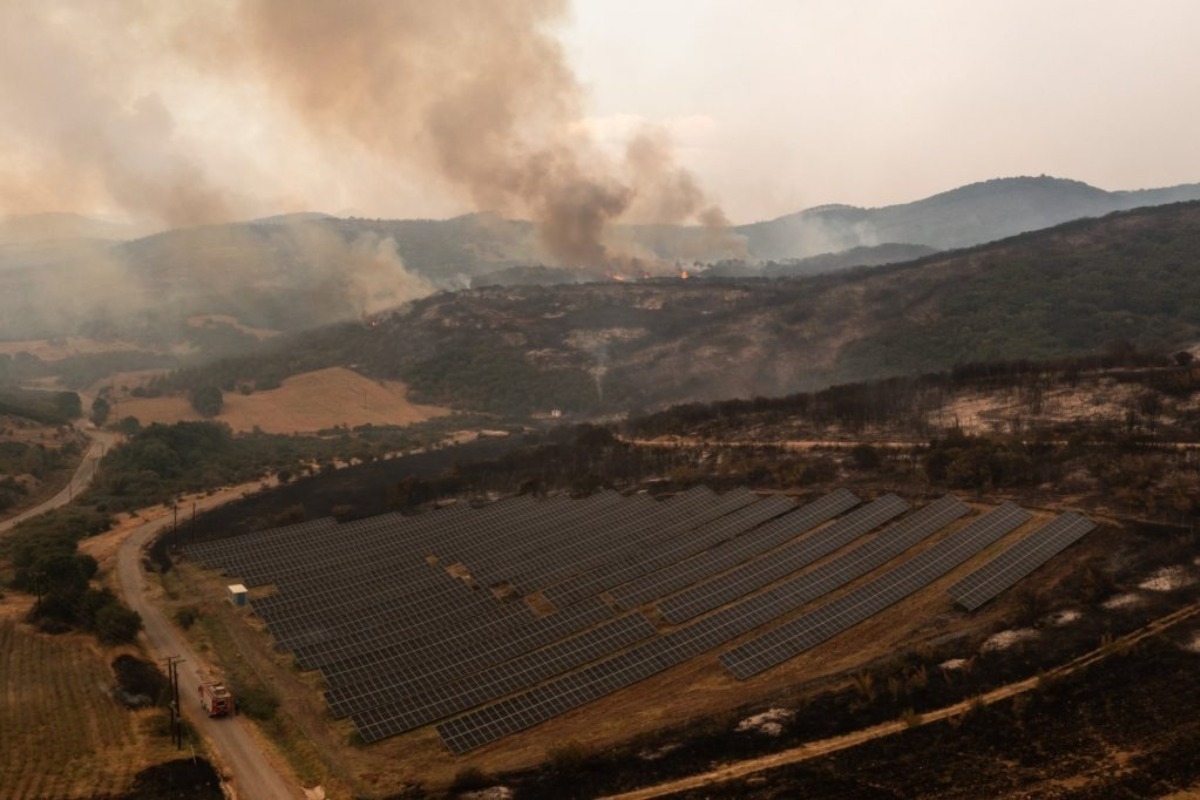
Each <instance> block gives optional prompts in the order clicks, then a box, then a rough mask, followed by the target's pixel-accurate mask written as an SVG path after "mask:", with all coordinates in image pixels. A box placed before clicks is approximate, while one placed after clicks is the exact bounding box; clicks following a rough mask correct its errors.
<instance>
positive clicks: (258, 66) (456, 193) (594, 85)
mask: <svg viewBox="0 0 1200 800" xmlns="http://www.w3.org/2000/svg"><path fill="white" fill-rule="evenodd" d="M342 23H345V25H344V28H338V26H340V25H342ZM1198 40H1200V1H1198V0H1138V2H1117V1H1116V0H1003V2H992V1H991V0H909V1H908V2H901V1H900V0H791V1H790V2H788V1H785V0H573V2H568V0H445V1H444V2H437V3H434V2H431V1H430V0H413V2H410V3H398V2H394V0H354V2H347V3H335V2H334V0H205V2H198V3H192V2H188V1H187V0H156V1H155V2H153V3H145V2H139V0H112V2H95V1H94V0H44V1H43V0H38V1H37V2H35V1H34V0H27V1H26V0H0V214H4V213H31V212H37V211H50V210H74V211H82V212H85V213H93V214H108V215H113V216H121V215H123V214H124V215H146V214H150V215H157V216H158V217H159V218H160V219H161V220H163V221H166V222H169V223H170V224H180V223H183V222H188V221H211V220H213V219H221V218H227V217H247V216H258V215H266V214H271V213H278V212H285V211H299V210H323V211H329V212H333V213H346V212H353V213H358V214H363V215H370V216H406V217H413V216H421V217H442V216H449V215H451V214H454V213H460V212H464V211H468V210H473V209H475V208H478V207H480V206H482V205H492V206H495V207H497V208H499V209H500V210H501V211H502V212H503V213H507V214H510V215H514V216H516V215H530V216H538V215H540V217H539V218H544V217H547V216H552V215H553V211H554V209H557V208H558V207H559V206H560V205H561V204H564V203H565V204H572V203H573V204H575V207H576V208H575V209H574V211H578V212H579V213H578V214H574V213H573V214H572V215H571V216H570V218H569V219H566V220H558V221H557V222H562V223H563V224H564V226H565V227H564V230H567V229H574V228H576V227H578V226H579V225H581V224H582V225H585V226H586V225H588V224H594V225H600V226H603V225H604V224H606V222H607V221H608V220H609V219H630V218H637V217H640V218H643V219H645V218H651V217H652V218H654V219H659V220H661V221H712V220H715V219H719V218H720V213H719V210H718V209H717V206H719V207H720V209H723V211H724V214H725V216H726V217H727V218H729V219H731V220H732V221H734V222H745V221H752V220H756V219H763V218H769V217H774V216H779V215H782V214H786V213H790V212H792V211H796V210H799V209H801V208H804V207H807V206H812V205H818V204H822V203H830V202H844V203H852V204H855V205H866V206H872V205H883V204H888V203H894V202H904V201H908V200H913V199H917V198H920V197H923V196H927V195H929V194H932V193H935V192H938V191H943V190H946V189H950V188H953V187H955V186H958V185H961V184H964V183H969V182H972V181H977V180H983V179H987V178H992V177H1000V176H1011V175H1022V174H1025V175H1029V174H1033V175H1036V174H1042V173H1046V174H1051V175H1056V176H1061V177H1069V178H1075V179H1079V180H1083V181H1086V182H1088V183H1092V184H1094V185H1097V186H1100V187H1102V188H1105V189H1127V188H1146V187H1154V186H1163V185H1170V184H1177V183H1185V182H1197V181H1200V146H1198V143H1200V102H1197V98H1198V97H1200V46H1198V45H1197V41H1198ZM497 97H499V98H500V99H499V100H497V99H496V98H497ZM477 112H478V113H477ZM647 124H649V125H651V126H657V127H658V129H659V130H658V131H657V132H656V131H654V130H651V129H648V128H646V127H645V126H646V125H647ZM664 131H665V135H664ZM631 140H634V141H635V142H637V143H639V144H638V146H637V147H632V148H631V147H628V145H629V144H630V141H631ZM510 162H511V163H510ZM689 173H690V174H689ZM593 201H595V202H593ZM597 204H598V206H599V207H600V211H596V210H595V206H596V205H597ZM597 214H598V215H599V216H596V215H597ZM581 221H582V222H581ZM552 222H554V221H553V220H552ZM585 233H586V231H585ZM573 246H575V245H574V244H573V243H564V244H563V247H564V248H566V249H570V247H573Z"/></svg>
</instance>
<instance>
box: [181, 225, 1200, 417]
mask: <svg viewBox="0 0 1200 800" xmlns="http://www.w3.org/2000/svg"><path fill="white" fill-rule="evenodd" d="M1197 253H1200V202H1197V203H1183V204H1175V205H1169V206H1163V207H1158V208H1150V209H1140V210H1136V211H1132V212H1122V213H1117V214H1113V215H1109V216H1107V217H1104V218H1102V219H1090V220H1080V221H1076V222H1072V223H1068V224H1065V225H1061V226H1058V227H1055V228H1053V229H1050V230H1046V231H1038V232H1034V233H1028V234H1023V235H1021V236H1017V237H1013V238H1009V239H1006V240H1003V241H1000V242H996V243H992V244H987V245H980V246H977V247H974V248H969V249H964V250H959V251H954V252H949V253H938V254H935V255H931V256H927V257H925V258H921V259H918V260H915V261H910V262H907V263H904V264H896V265H890V266H883V267H876V268H866V269H861V270H852V271H848V272H840V273H829V274H824V275H819V276H814V277H809V278H800V279H792V280H762V279H701V280H688V281H683V280H680V279H678V278H674V279H656V280H651V281H644V282H635V283H617V282H606V283H592V284H584V285H561V286H538V287H534V286H519V287H493V288H485V289H478V290H472V291H463V292H456V293H452V294H451V293H443V294H438V295H435V296H432V297H428V298H425V299H423V300H420V301H417V302H415V303H413V304H412V305H411V307H409V308H408V309H406V310H404V311H402V312H399V313H396V314H393V315H390V316H388V317H386V318H382V319H376V320H374V321H373V322H372V323H371V324H368V325H361V324H356V325H344V326H339V327H335V328H329V329H325V330H322V331H315V332H312V333H310V334H306V335H304V336H302V337H299V338H296V339H294V340H293V341H292V343H291V344H288V343H286V342H285V343H282V344H280V345H279V347H280V349H279V350H276V351H274V352H271V353H269V354H266V355H264V356H261V357H258V358H254V359H242V360H235V361H229V362H223V363H222V364H221V365H219V366H217V367H213V368H210V369H208V370H202V371H199V372H192V373H185V374H183V375H182V376H180V378H179V379H178V381H179V385H180V387H181V388H182V387H186V385H187V384H188V383H189V382H190V383H202V382H210V383H211V382H215V383H218V384H223V385H224V384H230V383H232V382H234V381H235V380H247V381H254V380H256V379H258V378H259V377H261V376H262V375H272V376H273V377H275V378H279V377H282V376H284V375H285V374H291V373H295V372H303V371H307V370H311V369H318V368H322V367H327V366H333V365H337V364H346V365H349V364H353V365H356V367H357V368H358V369H360V370H361V371H363V372H365V373H366V374H368V375H369V376H371V377H378V378H399V379H402V380H405V381H407V382H408V383H409V384H410V386H411V388H412V390H413V393H414V394H413V399H414V400H417V401H419V402H425V403H436V404H439V405H448V406H451V407H456V408H463V409H472V410H482V411H494V412H501V413H514V414H525V413H532V412H538V411H549V410H551V409H554V408H558V409H562V410H564V411H567V412H580V413H609V412H620V411H626V410H629V409H636V408H643V409H649V408H655V407H659V406H663V405H669V404H673V403H680V402H686V401H693V400H711V399H720V398H729V397H754V396H759V395H779V394H786V393H789V392H795V391H801V390H807V389H816V388H821V387H823V386H827V385H830V384H833V383H840V382H845V381H851V380H860V379H869V378H878V377H884V376H889V375H898V374H911V373H915V372H921V371H928V370H940V369H945V368H948V367H951V366H953V365H956V364H963V363H968V362H977V361H989V360H996V359H1021V358H1038V359H1040V358H1056V357H1065V356H1072V355H1079V354H1085V353H1095V352H1097V351H1103V350H1105V349H1108V348H1129V347H1137V348H1141V349H1150V350H1159V351H1164V350H1166V351H1171V350H1174V349H1181V348H1183V347H1185V346H1187V345H1190V344H1192V343H1195V342H1197V341H1200V304H1196V303H1194V302H1192V301H1191V298H1194V297H1200V261H1198V260H1197V255H1196V254H1197Z"/></svg>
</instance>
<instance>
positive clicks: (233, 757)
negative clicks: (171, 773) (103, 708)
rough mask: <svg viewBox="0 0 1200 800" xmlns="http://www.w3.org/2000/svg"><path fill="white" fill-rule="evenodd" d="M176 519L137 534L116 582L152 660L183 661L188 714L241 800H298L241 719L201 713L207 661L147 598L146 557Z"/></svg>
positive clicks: (199, 506)
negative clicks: (201, 672) (137, 618)
mask: <svg viewBox="0 0 1200 800" xmlns="http://www.w3.org/2000/svg"><path fill="white" fill-rule="evenodd" d="M242 491H243V490H242V489H236V490H229V491H225V492H220V493H218V494H215V495H212V496H211V497H206V498H204V499H202V500H200V501H199V502H197V503H196V510H197V511H207V510H208V509H210V508H214V507H216V506H219V505H221V504H222V503H227V502H229V501H230V500H234V499H236V498H238V497H240V496H241V494H242ZM170 523H171V518H170V517H169V516H168V517H164V518H162V519H158V520H154V521H152V522H147V523H146V524H144V525H142V526H141V527H139V528H136V529H135V530H133V531H132V532H131V533H130V534H129V536H128V537H126V539H125V541H123V542H121V545H120V547H119V548H118V550H117V579H118V581H119V582H120V585H121V593H122V594H123V595H124V596H125V602H126V603H128V604H129V606H130V608H132V609H133V610H134V611H136V612H138V613H139V614H141V615H142V623H143V625H144V626H145V629H144V633H145V636H146V645H147V646H148V647H149V649H150V652H151V654H152V656H153V657H154V658H156V659H159V660H164V659H166V658H167V656H179V657H181V658H182V659H183V660H184V662H183V665H182V666H181V667H180V668H179V698H180V701H179V702H180V705H181V706H183V714H184V716H185V717H186V718H187V719H188V721H189V722H190V723H192V725H194V726H195V728H196V730H197V731H199V732H200V734H201V735H202V736H204V738H205V739H206V740H207V741H208V742H209V743H210V744H211V746H212V748H213V749H214V750H215V751H216V754H217V760H218V761H219V762H220V765H221V767H222V768H223V772H224V773H225V774H226V775H230V776H232V778H233V780H232V784H231V788H232V789H233V791H234V793H235V796H236V797H237V798H240V799H241V800H277V798H278V800H285V799H286V800H293V799H294V798H302V797H304V792H303V791H302V790H301V788H300V787H299V786H298V785H295V784H294V783H291V782H289V780H288V779H285V778H284V776H283V775H282V774H281V773H280V772H279V770H278V769H276V767H275V765H274V764H273V763H272V762H271V761H270V760H269V759H268V758H267V756H266V754H265V753H264V752H263V750H262V746H261V744H260V743H259V742H258V741H257V740H256V739H255V738H254V736H253V735H252V733H251V731H250V730H249V728H248V726H249V722H247V721H246V720H245V719H243V718H241V717H224V718H217V719H210V718H209V717H208V715H207V714H205V713H203V711H201V709H200V704H199V701H198V700H196V698H197V697H198V694H197V693H198V691H199V686H200V680H199V676H198V674H197V665H198V664H201V663H202V662H201V661H200V659H198V658H197V657H196V654H195V653H193V652H192V650H191V649H190V648H189V647H188V646H187V642H186V641H185V640H184V638H183V636H182V634H180V632H179V631H178V630H177V629H176V628H175V626H174V625H172V624H171V623H170V622H169V621H168V620H167V618H166V616H165V615H164V614H163V613H162V611H160V610H159V609H158V607H157V606H155V605H153V604H152V603H151V602H150V600H149V599H148V598H147V596H146V588H147V586H146V576H145V574H144V573H143V572H142V552H143V549H144V548H145V547H146V545H148V544H149V543H150V542H152V541H153V540H154V537H155V536H157V535H158V534H159V533H160V532H161V531H162V530H163V529H165V528H166V527H168V526H169V525H170Z"/></svg>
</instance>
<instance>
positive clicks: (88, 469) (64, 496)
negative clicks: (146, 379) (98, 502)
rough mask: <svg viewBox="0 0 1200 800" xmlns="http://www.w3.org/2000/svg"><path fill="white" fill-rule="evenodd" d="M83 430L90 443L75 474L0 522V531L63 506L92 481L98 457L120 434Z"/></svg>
mask: <svg viewBox="0 0 1200 800" xmlns="http://www.w3.org/2000/svg"><path fill="white" fill-rule="evenodd" d="M84 432H85V433H86V434H87V435H88V437H89V438H91V440H92V443H91V444H90V445H89V446H88V449H87V451H86V452H85V453H84V454H83V460H82V461H80V462H79V466H78V467H77V468H76V469H75V474H73V475H72V476H71V480H69V481H67V485H66V486H64V487H63V488H62V491H60V492H59V493H58V494H56V495H54V496H53V497H51V498H50V499H49V500H43V501H42V502H40V503H38V504H37V505H36V506H34V507H33V508H27V509H25V510H24V511H22V512H21V513H20V514H17V515H16V516H15V517H10V518H8V519H6V520H4V521H3V522H0V533H5V532H7V531H10V530H12V528H13V527H14V526H16V525H18V524H19V523H22V522H24V521H25V520H27V519H30V518H31V517H36V516H37V515H38V514H45V513H46V512H47V511H50V510H52V509H55V508H59V507H61V506H65V505H66V504H67V503H69V502H71V498H73V497H74V496H75V495H76V494H77V493H79V492H81V491H83V490H84V489H85V488H87V485H88V484H89V483H91V482H92V478H94V477H95V476H96V467H97V465H99V463H100V459H101V458H102V457H103V456H104V453H105V451H106V449H107V448H109V447H112V446H113V444H114V443H116V442H117V441H118V440H119V439H120V438H121V436H120V434H118V433H113V432H112V431H99V430H89V431H84Z"/></svg>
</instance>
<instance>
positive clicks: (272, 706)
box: [233, 687, 279, 721]
mask: <svg viewBox="0 0 1200 800" xmlns="http://www.w3.org/2000/svg"><path fill="white" fill-rule="evenodd" d="M233 697H234V700H235V702H237V708H238V712H239V713H242V714H245V715H246V716H248V717H250V718H251V719H257V720H263V721H266V720H270V719H274V718H275V712H276V711H278V710H279V698H278V697H276V696H275V693H274V692H272V691H271V690H270V689H267V688H262V687H253V688H250V687H239V688H238V689H236V690H235V691H234V693H233Z"/></svg>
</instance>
